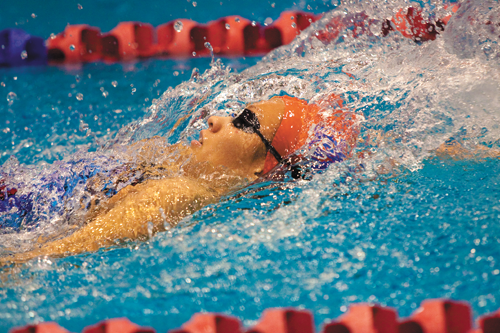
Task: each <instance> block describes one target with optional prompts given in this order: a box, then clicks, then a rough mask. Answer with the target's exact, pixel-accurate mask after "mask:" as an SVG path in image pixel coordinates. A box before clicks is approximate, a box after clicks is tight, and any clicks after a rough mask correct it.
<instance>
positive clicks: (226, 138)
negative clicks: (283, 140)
mask: <svg viewBox="0 0 500 333" xmlns="http://www.w3.org/2000/svg"><path fill="white" fill-rule="evenodd" d="M246 108H247V109H249V110H250V111H253V112H254V113H255V115H256V116H257V118H258V119H259V123H260V132H261V133H262V134H263V135H264V137H265V138H266V139H268V140H269V141H270V142H272V140H273V137H274V134H275V133H276V131H277V130H278V127H279V125H280V124H281V119H282V116H283V114H284V110H285V105H284V103H283V101H282V100H281V99H280V98H272V99H270V100H268V101H263V102H259V103H255V104H251V105H249V106H247V107H246ZM232 120H233V118H232V117H216V116H213V117H210V118H209V119H208V126H209V128H208V129H206V130H202V131H201V132H200V139H199V140H193V141H192V142H191V148H192V149H193V152H194V155H195V157H196V159H197V160H198V161H199V162H209V163H210V164H211V165H212V166H223V167H226V168H228V169H230V170H232V171H234V172H236V173H237V174H240V175H242V176H244V177H250V178H255V174H258V173H260V172H262V169H263V167H264V161H265V158H266V153H267V151H266V147H265V145H264V143H263V142H262V141H261V139H260V138H259V137H258V135H257V134H256V133H247V132H245V131H243V130H241V129H238V128H236V127H234V125H233V124H232Z"/></svg>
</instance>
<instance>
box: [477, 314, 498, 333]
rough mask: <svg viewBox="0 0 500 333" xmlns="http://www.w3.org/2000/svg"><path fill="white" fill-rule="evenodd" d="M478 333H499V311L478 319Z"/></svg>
mask: <svg viewBox="0 0 500 333" xmlns="http://www.w3.org/2000/svg"><path fill="white" fill-rule="evenodd" d="M478 324H479V325H478V326H479V329H478V330H477V331H479V332H478V333H499V332H500V310H497V311H496V312H493V313H492V314H489V315H486V316H481V317H479V319H478Z"/></svg>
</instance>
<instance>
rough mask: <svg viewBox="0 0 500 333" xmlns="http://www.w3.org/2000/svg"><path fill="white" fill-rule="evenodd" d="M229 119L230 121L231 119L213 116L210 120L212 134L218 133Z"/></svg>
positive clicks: (209, 127) (209, 125)
mask: <svg viewBox="0 0 500 333" xmlns="http://www.w3.org/2000/svg"><path fill="white" fill-rule="evenodd" d="M228 119H229V120H230V119H231V117H217V116H212V117H210V118H208V129H209V130H210V132H212V133H217V132H218V131H220V129H221V128H222V126H224V124H226V123H227V122H228Z"/></svg>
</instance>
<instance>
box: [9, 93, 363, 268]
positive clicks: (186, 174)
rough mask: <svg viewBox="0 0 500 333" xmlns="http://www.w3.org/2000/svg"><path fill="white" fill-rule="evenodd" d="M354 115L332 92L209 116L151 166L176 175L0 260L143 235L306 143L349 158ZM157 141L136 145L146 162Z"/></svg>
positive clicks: (319, 162) (322, 163) (129, 191)
mask: <svg viewBox="0 0 500 333" xmlns="http://www.w3.org/2000/svg"><path fill="white" fill-rule="evenodd" d="M358 118H359V116H358ZM358 118H357V117H356V115H354V114H353V113H352V112H347V111H343V110H342V100H341V99H340V98H339V97H337V96H335V95H332V96H330V97H329V98H327V99H325V100H323V101H322V102H321V103H318V104H311V105H309V104H308V103H307V102H306V101H304V100H301V99H298V98H294V97H288V96H280V97H273V98H271V99H270V100H268V101H262V102H258V103H254V104H250V105H248V106H247V107H246V108H245V109H244V110H242V111H241V112H240V113H239V114H238V115H237V116H236V117H234V118H233V117H216V116H213V117H210V118H209V119H208V126H209V127H208V129H205V130H202V131H201V133H200V138H199V140H194V141H192V142H191V144H190V146H184V145H181V144H177V145H174V146H172V147H170V149H172V150H176V151H177V152H178V154H179V156H178V158H177V160H176V161H175V162H173V163H169V164H163V165H161V166H156V168H163V169H168V170H171V171H172V172H173V174H176V175H177V176H172V177H166V178H162V179H147V180H145V181H143V182H141V183H138V184H135V185H134V184H131V185H128V186H126V187H124V188H123V189H121V190H120V191H119V192H118V193H117V194H115V195H114V196H112V197H111V198H110V199H109V200H107V201H106V202H104V203H102V204H98V205H96V206H94V207H92V209H90V211H89V213H88V214H87V218H86V224H85V225H84V226H83V227H81V228H80V229H78V230H77V231H75V232H74V233H73V234H71V235H70V236H68V237H65V238H62V239H59V240H55V241H52V242H49V243H46V244H43V245H41V247H40V248H38V249H35V250H32V251H30V252H26V253H20V254H17V255H14V256H11V257H6V258H4V259H2V260H3V261H6V262H22V261H26V260H29V259H31V258H34V257H38V256H46V255H68V254H76V253H81V252H87V251H97V250H98V249H100V248H103V247H109V246H111V245H116V244H119V243H121V242H124V241H128V240H136V239H139V240H141V239H147V238H148V237H150V236H151V235H152V234H154V233H156V232H159V231H164V230H166V229H168V228H170V227H172V226H175V225H176V224H177V223H178V222H179V221H180V220H181V219H182V218H183V217H185V216H187V215H189V214H192V213H193V212H195V211H197V210H199V209H201V208H202V207H204V206H206V205H209V204H212V203H216V202H217V201H218V200H220V198H221V197H222V196H223V195H227V194H229V193H230V192H232V191H235V190H237V189H240V188H242V187H243V186H245V185H246V184H248V183H250V182H252V181H255V180H257V179H258V178H259V177H261V176H264V175H266V174H269V172H270V171H272V170H273V169H274V168H275V167H278V168H280V167H281V168H285V169H290V168H291V163H292V161H293V160H294V159H295V160H297V159H298V158H299V157H298V156H297V155H294V154H293V153H294V152H295V151H296V150H297V149H299V148H301V147H303V146H304V144H306V143H307V144H308V145H309V147H310V148H312V149H315V150H314V152H313V154H312V159H313V160H314V165H315V167H316V168H318V169H322V168H325V167H326V166H327V165H328V163H332V162H336V161H341V160H343V159H344V158H346V157H348V156H349V155H350V153H351V151H352V149H353V148H354V146H355V144H356V140H357V135H358V133H359V130H358V127H359V119H358ZM310 130H312V131H314V139H313V140H308V135H309V132H310ZM326 139H329V140H326ZM157 140H161V139H160V138H153V139H150V140H148V141H145V142H141V143H140V144H139V146H140V150H139V153H140V154H141V156H140V157H141V158H142V159H144V160H147V159H148V156H149V155H150V154H151V153H152V150H153V146H154V143H155V141H157ZM130 149H131V151H134V149H135V147H131V148H130ZM136 153H137V152H136ZM181 169H182V170H181ZM179 170H181V172H178V171H179ZM176 171H177V172H176ZM294 172H295V173H296V174H297V173H298V171H297V170H295V171H294Z"/></svg>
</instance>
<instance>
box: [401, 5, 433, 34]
mask: <svg viewBox="0 0 500 333" xmlns="http://www.w3.org/2000/svg"><path fill="white" fill-rule="evenodd" d="M392 22H393V23H394V24H395V26H396V29H397V30H398V31H399V32H401V34H402V35H403V36H405V37H406V38H411V39H415V40H419V41H426V40H434V39H436V36H437V35H438V32H437V31H436V27H435V25H434V24H432V23H430V22H425V21H424V18H423V17H422V11H421V10H420V9H417V8H413V7H409V8H408V10H407V12H406V14H405V10H404V9H400V10H399V11H398V13H397V14H396V15H394V18H392Z"/></svg>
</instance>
